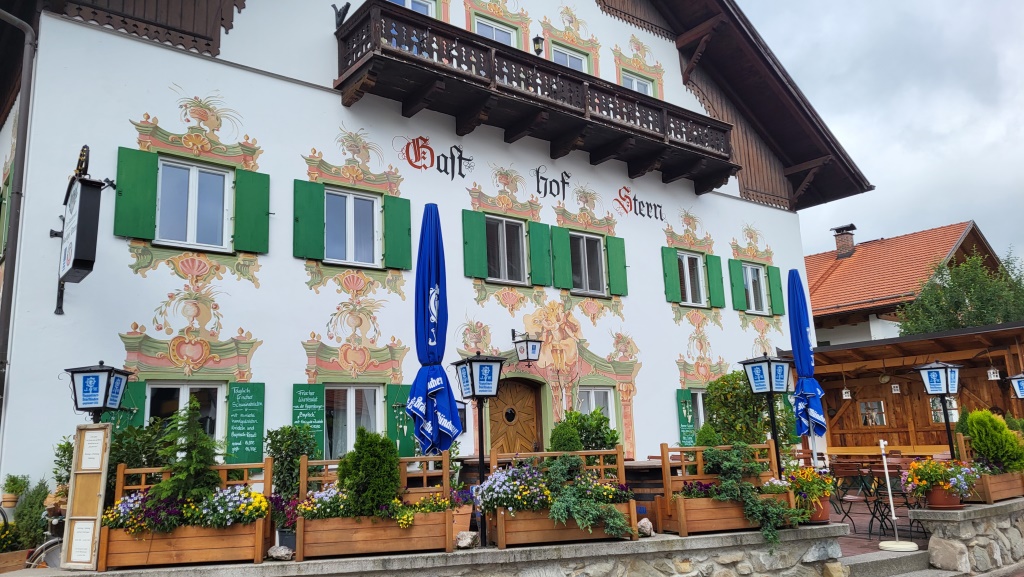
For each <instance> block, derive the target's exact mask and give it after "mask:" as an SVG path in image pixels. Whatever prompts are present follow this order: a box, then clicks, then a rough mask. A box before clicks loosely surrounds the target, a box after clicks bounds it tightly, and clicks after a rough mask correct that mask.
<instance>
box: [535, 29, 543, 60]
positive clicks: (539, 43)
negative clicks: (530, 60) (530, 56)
mask: <svg viewBox="0 0 1024 577" xmlns="http://www.w3.org/2000/svg"><path fill="white" fill-rule="evenodd" d="M542 52H544V37H543V36H541V35H540V34H538V35H536V36H534V37H533V53H534V54H536V55H537V56H540V55H541V53H542Z"/></svg>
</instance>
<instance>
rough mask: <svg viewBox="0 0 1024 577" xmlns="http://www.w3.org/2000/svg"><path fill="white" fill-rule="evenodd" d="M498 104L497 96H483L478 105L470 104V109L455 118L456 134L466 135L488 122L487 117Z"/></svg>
mask: <svg viewBox="0 0 1024 577" xmlns="http://www.w3.org/2000/svg"><path fill="white" fill-rule="evenodd" d="M497 104H498V97H497V96H485V97H483V98H481V99H480V101H479V102H477V104H476V105H474V106H470V107H469V109H468V110H466V111H465V112H463V113H462V114H460V115H458V116H457V117H456V118H455V134H458V135H459V136H466V135H467V134H469V133H470V132H473V131H474V130H476V127H477V126H480V125H481V124H483V123H484V122H487V117H488V116H490V114H491V109H492V108H494V107H495V106H496V105H497Z"/></svg>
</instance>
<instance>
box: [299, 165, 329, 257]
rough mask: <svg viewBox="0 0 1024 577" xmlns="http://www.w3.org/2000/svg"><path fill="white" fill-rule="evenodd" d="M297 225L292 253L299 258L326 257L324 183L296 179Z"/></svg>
mask: <svg viewBox="0 0 1024 577" xmlns="http://www.w3.org/2000/svg"><path fill="white" fill-rule="evenodd" d="M294 210H295V225H294V229H293V232H292V254H294V255H295V256H296V257H297V258H311V259H316V260H323V258H324V185H323V184H322V183H319V182H309V181H305V180H296V181H295V192H294Z"/></svg>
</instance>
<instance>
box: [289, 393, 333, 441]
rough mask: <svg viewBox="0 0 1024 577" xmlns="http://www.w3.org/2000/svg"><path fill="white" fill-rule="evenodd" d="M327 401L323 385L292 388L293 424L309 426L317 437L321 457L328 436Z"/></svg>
mask: <svg viewBox="0 0 1024 577" xmlns="http://www.w3.org/2000/svg"><path fill="white" fill-rule="evenodd" d="M325 400H326V395H325V393H324V386H323V385H317V384H313V385H311V384H309V383H300V384H297V385H295V386H294V387H293V388H292V424H293V425H309V428H310V429H312V430H313V435H314V436H315V437H316V442H317V450H318V451H319V452H320V455H323V454H324V441H325V437H326V435H327V420H326V415H325V411H324V408H325V405H324V403H325ZM311 456H312V455H311Z"/></svg>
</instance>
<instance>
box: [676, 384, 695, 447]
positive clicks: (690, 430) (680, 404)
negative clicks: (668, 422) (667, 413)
mask: <svg viewBox="0 0 1024 577" xmlns="http://www.w3.org/2000/svg"><path fill="white" fill-rule="evenodd" d="M676 409H677V410H678V411H679V445H680V446H683V447H692V446H694V445H696V444H697V432H696V430H695V428H694V425H693V393H692V392H691V391H690V390H689V389H680V390H677V391H676Z"/></svg>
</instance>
